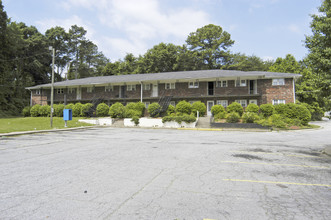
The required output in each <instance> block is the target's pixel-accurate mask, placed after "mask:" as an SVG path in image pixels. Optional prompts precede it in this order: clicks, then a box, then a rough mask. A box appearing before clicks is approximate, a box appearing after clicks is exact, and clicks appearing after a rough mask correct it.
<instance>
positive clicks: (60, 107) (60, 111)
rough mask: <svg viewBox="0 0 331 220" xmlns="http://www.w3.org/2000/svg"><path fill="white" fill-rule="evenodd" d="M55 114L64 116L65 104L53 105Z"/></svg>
mask: <svg viewBox="0 0 331 220" xmlns="http://www.w3.org/2000/svg"><path fill="white" fill-rule="evenodd" d="M53 109H54V112H53V116H55V117H63V109H64V105H63V104H55V105H53Z"/></svg>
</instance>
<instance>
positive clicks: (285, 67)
mask: <svg viewBox="0 0 331 220" xmlns="http://www.w3.org/2000/svg"><path fill="white" fill-rule="evenodd" d="M269 72H277V73H301V65H300V64H299V63H298V62H297V61H296V59H295V58H294V56H293V55H291V54H287V55H286V57H285V58H284V59H283V58H281V57H278V58H277V59H276V62H275V63H274V64H273V65H272V66H271V67H270V68H269Z"/></svg>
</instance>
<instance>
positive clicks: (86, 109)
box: [80, 103, 93, 117]
mask: <svg viewBox="0 0 331 220" xmlns="http://www.w3.org/2000/svg"><path fill="white" fill-rule="evenodd" d="M92 108H93V104H92V103H86V104H84V105H82V108H81V113H80V115H81V116H82V117H88V116H89V113H90V111H91V110H92Z"/></svg>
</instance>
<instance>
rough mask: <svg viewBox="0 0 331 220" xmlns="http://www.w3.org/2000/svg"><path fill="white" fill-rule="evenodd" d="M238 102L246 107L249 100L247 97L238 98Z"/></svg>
mask: <svg viewBox="0 0 331 220" xmlns="http://www.w3.org/2000/svg"><path fill="white" fill-rule="evenodd" d="M236 102H238V103H239V104H240V105H241V106H242V107H244V108H245V107H246V106H247V100H245V99H241V100H236Z"/></svg>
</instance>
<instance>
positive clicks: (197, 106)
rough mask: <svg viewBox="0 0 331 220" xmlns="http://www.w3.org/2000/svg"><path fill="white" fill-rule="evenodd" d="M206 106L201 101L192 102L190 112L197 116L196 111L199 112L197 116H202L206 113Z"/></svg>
mask: <svg viewBox="0 0 331 220" xmlns="http://www.w3.org/2000/svg"><path fill="white" fill-rule="evenodd" d="M206 111H207V107H206V105H205V103H203V102H200V101H198V102H194V103H193V104H192V112H193V113H194V115H195V116H197V112H199V116H204V115H205V114H206Z"/></svg>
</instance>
